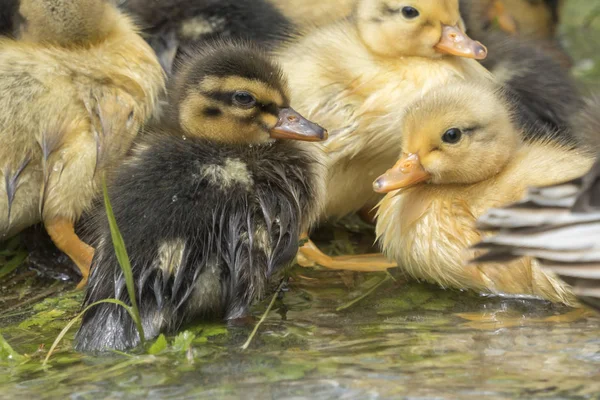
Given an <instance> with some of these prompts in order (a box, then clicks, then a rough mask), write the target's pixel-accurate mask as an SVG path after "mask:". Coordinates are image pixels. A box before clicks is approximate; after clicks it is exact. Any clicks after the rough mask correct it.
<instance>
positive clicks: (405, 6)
mask: <svg viewBox="0 0 600 400" xmlns="http://www.w3.org/2000/svg"><path fill="white" fill-rule="evenodd" d="M354 17H355V21H356V24H357V28H358V33H359V36H360V37H361V39H362V41H363V42H364V44H365V45H366V46H367V47H368V48H369V49H370V50H371V51H372V52H373V53H375V54H379V55H381V56H384V57H402V56H407V57H408V56H420V57H430V58H438V57H441V56H443V55H444V54H451V55H455V56H461V57H467V58H475V59H478V60H481V59H484V58H485V57H486V56H487V49H486V48H485V46H483V45H482V44H481V43H479V42H477V41H475V40H473V39H471V38H469V37H468V36H467V35H466V34H465V24H464V22H463V20H462V18H461V16H460V13H459V6H458V0H360V1H359V3H358V4H357V8H356V11H355V15H354Z"/></svg>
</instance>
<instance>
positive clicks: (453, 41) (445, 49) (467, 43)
mask: <svg viewBox="0 0 600 400" xmlns="http://www.w3.org/2000/svg"><path fill="white" fill-rule="evenodd" d="M434 49H435V50H436V51H437V52H438V53H442V54H450V55H453V56H459V57H466V58H474V59H476V60H483V59H484V58H486V57H487V49H486V47H485V46H484V45H482V44H481V43H479V42H478V41H476V40H473V39H471V38H470V37H468V36H467V34H466V33H464V32H463V31H462V30H460V28H459V27H458V26H449V25H444V24H442V38H441V39H440V41H439V42H438V44H436V45H435V46H434Z"/></svg>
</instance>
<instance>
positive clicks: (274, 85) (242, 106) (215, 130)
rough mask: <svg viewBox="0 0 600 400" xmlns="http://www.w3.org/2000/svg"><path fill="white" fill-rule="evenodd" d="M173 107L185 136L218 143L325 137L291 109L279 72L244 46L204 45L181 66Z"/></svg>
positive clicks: (174, 92) (275, 66)
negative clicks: (198, 52)
mask: <svg viewBox="0 0 600 400" xmlns="http://www.w3.org/2000/svg"><path fill="white" fill-rule="evenodd" d="M171 104H172V107H175V108H176V109H175V110H173V113H172V114H173V115H177V117H178V119H179V120H178V123H179V125H180V126H181V128H182V129H183V131H184V132H186V134H188V135H191V136H200V137H205V138H208V139H210V140H214V141H218V142H223V143H232V144H235V143H238V144H252V143H263V142H269V141H272V140H273V139H295V140H304V141H321V140H324V139H326V138H327V131H326V130H325V129H323V128H322V127H320V126H319V125H317V124H315V123H313V122H310V121H308V120H307V119H305V118H304V117H302V116H301V115H300V114H298V113H297V112H296V111H294V110H293V109H292V108H291V107H290V100H289V96H288V90H287V83H286V80H285V78H284V76H283V73H282V71H281V69H280V68H279V67H278V66H277V65H275V64H274V63H273V62H272V61H271V60H270V59H269V58H268V57H267V56H266V54H265V53H263V52H262V51H261V50H259V49H258V48H256V47H253V46H251V45H247V44H244V45H240V44H234V43H216V44H214V45H206V46H205V47H204V48H203V49H202V51H201V53H200V54H198V55H195V56H194V57H193V58H192V59H191V60H190V61H188V62H186V63H184V65H183V66H182V67H180V72H179V73H178V75H177V76H176V78H175V83H174V86H173V88H172V90H171Z"/></svg>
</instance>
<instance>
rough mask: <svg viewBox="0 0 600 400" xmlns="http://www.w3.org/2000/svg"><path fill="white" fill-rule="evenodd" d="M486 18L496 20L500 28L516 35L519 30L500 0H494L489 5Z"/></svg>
mask: <svg viewBox="0 0 600 400" xmlns="http://www.w3.org/2000/svg"><path fill="white" fill-rule="evenodd" d="M488 18H489V20H490V21H491V22H492V23H493V22H494V21H497V22H498V26H499V27H500V29H502V30H503V31H504V32H506V33H508V34H511V35H516V34H517V33H518V31H519V30H518V28H517V23H516V21H515V19H514V18H513V16H512V15H510V13H509V12H508V11H506V6H505V5H504V2H503V1H502V0H496V1H494V2H493V3H492V4H491V5H490V8H489V10H488Z"/></svg>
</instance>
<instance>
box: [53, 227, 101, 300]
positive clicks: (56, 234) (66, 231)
mask: <svg viewBox="0 0 600 400" xmlns="http://www.w3.org/2000/svg"><path fill="white" fill-rule="evenodd" d="M44 225H45V226H46V231H47V232H48V235H50V238H51V239H52V241H53V242H54V244H55V245H56V247H58V248H59V249H60V250H61V251H62V252H63V253H65V254H66V255H68V256H69V257H70V258H71V260H73V262H74V263H75V264H76V265H77V268H79V271H80V272H81V276H82V279H81V281H80V282H79V284H78V285H77V288H78V289H81V288H83V287H84V286H85V285H86V283H87V279H88V275H89V274H90V265H91V264H92V257H93V256H94V249H93V248H92V247H91V246H89V245H87V244H85V243H83V242H82V241H81V239H79V236H77V234H76V233H75V227H74V226H73V222H72V221H70V220H68V219H66V218H54V219H52V220H50V221H47V222H45V224H44Z"/></svg>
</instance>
